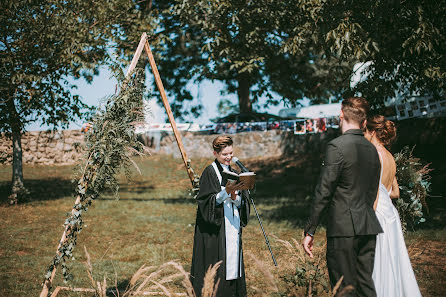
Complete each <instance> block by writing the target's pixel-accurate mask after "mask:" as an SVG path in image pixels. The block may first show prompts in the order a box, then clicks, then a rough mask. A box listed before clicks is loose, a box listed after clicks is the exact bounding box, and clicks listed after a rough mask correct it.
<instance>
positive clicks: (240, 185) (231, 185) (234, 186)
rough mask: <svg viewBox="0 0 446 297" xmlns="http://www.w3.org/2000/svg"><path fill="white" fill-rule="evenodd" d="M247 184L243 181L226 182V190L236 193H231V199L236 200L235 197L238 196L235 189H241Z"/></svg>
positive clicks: (229, 192)
mask: <svg viewBox="0 0 446 297" xmlns="http://www.w3.org/2000/svg"><path fill="white" fill-rule="evenodd" d="M244 186H245V185H244V184H243V182H238V183H237V182H233V183H231V182H229V181H228V182H227V184H226V187H225V190H226V193H228V194H234V195H231V199H232V200H234V199H235V197H236V195H235V191H240V190H241V189H243V187H244ZM232 197H234V198H232Z"/></svg>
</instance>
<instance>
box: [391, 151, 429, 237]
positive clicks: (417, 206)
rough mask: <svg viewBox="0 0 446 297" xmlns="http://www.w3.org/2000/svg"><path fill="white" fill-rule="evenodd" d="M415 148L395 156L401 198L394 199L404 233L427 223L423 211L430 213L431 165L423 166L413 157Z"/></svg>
mask: <svg viewBox="0 0 446 297" xmlns="http://www.w3.org/2000/svg"><path fill="white" fill-rule="evenodd" d="M414 148H415V147H413V148H412V149H410V148H409V147H408V146H406V147H404V148H403V149H402V150H401V151H400V152H399V153H397V154H395V162H396V178H397V180H398V184H399V188H400V198H399V199H394V200H393V202H394V205H395V207H396V208H397V210H398V213H399V215H400V219H401V226H402V228H403V232H406V231H407V228H411V229H412V230H413V229H414V227H415V226H416V225H418V224H419V223H423V222H425V220H426V219H425V218H424V213H423V210H425V212H426V213H429V208H428V205H427V202H426V198H427V197H428V193H429V192H430V186H431V182H430V179H431V177H430V176H429V172H431V171H432V169H430V168H429V165H430V164H427V165H424V166H423V165H422V164H421V162H420V159H419V158H415V157H414V156H413V154H412V153H413V149H414Z"/></svg>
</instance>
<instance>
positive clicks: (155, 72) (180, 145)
mask: <svg viewBox="0 0 446 297" xmlns="http://www.w3.org/2000/svg"><path fill="white" fill-rule="evenodd" d="M144 49H145V50H146V53H147V56H148V57H149V63H150V67H151V68H152V72H153V76H154V77H155V82H156V85H157V87H158V90H159V91H160V94H161V99H162V101H163V105H164V108H165V109H166V112H167V117H168V118H169V122H170V124H171V126H172V130H173V134H174V135H175V139H176V140H177V144H178V148H179V149H180V153H181V157H182V158H183V162H184V165H185V166H186V170H187V174H188V175H189V179H190V181H191V183H192V186H195V176H194V172H193V170H192V168H191V166H190V163H189V161H188V159H187V155H186V151H185V149H184V145H183V141H182V139H181V134H180V132H179V131H178V128H177V124H176V123H175V118H174V117H173V113H172V110H171V109H170V105H169V101H167V96H166V91H165V90H164V86H163V82H162V81H161V77H160V74H159V72H158V68H157V67H156V63H155V58H154V57H153V54H152V51H151V50H150V45H149V42H148V41H147V40H146V42H145V44H144Z"/></svg>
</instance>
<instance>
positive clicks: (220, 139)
mask: <svg viewBox="0 0 446 297" xmlns="http://www.w3.org/2000/svg"><path fill="white" fill-rule="evenodd" d="M232 143H233V141H232V138H231V137H230V136H227V135H221V136H217V137H215V139H214V141H212V147H213V148H214V151H216V152H217V153H219V152H221V150H222V149H224V148H225V147H228V146H231V145H232Z"/></svg>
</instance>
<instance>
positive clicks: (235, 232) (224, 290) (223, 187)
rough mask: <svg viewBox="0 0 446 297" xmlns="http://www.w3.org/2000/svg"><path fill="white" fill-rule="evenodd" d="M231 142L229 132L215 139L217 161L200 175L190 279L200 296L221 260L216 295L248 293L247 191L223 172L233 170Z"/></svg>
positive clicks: (248, 208)
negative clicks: (208, 273) (244, 234)
mask: <svg viewBox="0 0 446 297" xmlns="http://www.w3.org/2000/svg"><path fill="white" fill-rule="evenodd" d="M232 144H233V141H232V138H231V137H229V136H218V137H217V138H215V139H214V141H213V142H212V146H213V153H214V156H215V161H214V162H212V164H211V165H209V166H208V167H206V169H205V170H204V171H203V174H202V175H201V178H200V191H199V193H198V196H197V204H198V207H197V219H196V223H195V235H194V248H193V255H192V267H191V282H192V285H193V287H194V291H195V294H196V295H197V297H201V293H202V288H203V281H204V276H205V274H206V271H207V270H208V268H209V266H210V265H215V264H216V263H217V262H219V261H222V263H221V266H220V268H219V269H218V271H217V275H216V277H215V282H217V281H218V280H219V281H220V283H219V285H218V289H217V294H216V296H219V297H231V296H234V297H244V296H246V281H245V267H244V263H243V250H242V227H245V226H246V224H247V223H248V218H249V212H250V205H249V202H248V192H247V191H245V190H240V189H241V188H242V185H241V184H236V183H230V182H227V180H226V179H225V178H222V174H221V173H222V171H223V169H227V170H230V171H234V170H233V169H232V168H231V166H230V164H231V160H232V157H233V147H232ZM234 172H235V171H234Z"/></svg>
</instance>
